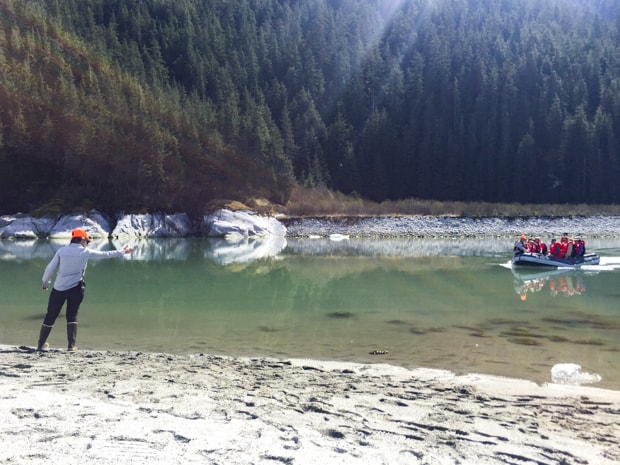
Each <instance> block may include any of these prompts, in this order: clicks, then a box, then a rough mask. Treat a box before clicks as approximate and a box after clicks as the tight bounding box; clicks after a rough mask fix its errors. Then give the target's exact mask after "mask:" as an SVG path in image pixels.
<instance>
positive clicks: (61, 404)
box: [0, 345, 620, 465]
mask: <svg viewBox="0 0 620 465" xmlns="http://www.w3.org/2000/svg"><path fill="white" fill-rule="evenodd" d="M619 425H620V392H618V391H611V390H605V389H599V388H592V387H583V386H581V387H579V386H565V385H557V384H545V385H537V384H534V383H531V382H528V381H521V380H514V379H509V378H499V377H490V376H482V375H467V376H455V375H453V374H452V373H450V372H446V371H440V370H429V369H415V370H406V369H403V368H398V367H393V366H390V365H384V364H352V363H340V362H318V361H311V360H285V361H283V360H272V359H241V358H228V357H221V356H210V355H204V354H196V355H168V354H150V353H139V352H100V351H78V352H77V353H67V352H65V351H62V350H52V351H50V352H46V353H37V352H34V351H33V350H32V348H28V347H14V346H7V345H0V463H7V464H18V465H25V464H28V465H33V464H49V463H74V462H79V463H88V464H117V463H131V464H154V463H166V464H192V463H196V464H198V463H200V464H321V465H326V464H332V463H341V464H399V463H402V464H405V463H406V464H429V465H435V464H438V465H439V464H442V465H443V464H519V465H523V464H525V465H528V464H550V465H551V464H558V465H560V464H562V465H570V464H576V465H577V464H578V465H583V464H593V465H608V464H609V465H611V464H618V463H620V426H619Z"/></svg>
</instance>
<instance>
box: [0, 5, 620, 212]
mask: <svg viewBox="0 0 620 465" xmlns="http://www.w3.org/2000/svg"><path fill="white" fill-rule="evenodd" d="M619 28H620V2H618V1H617V0H545V1H540V0H304V1H300V0H209V1H205V0H174V1H173V0H0V124H1V127H0V213H9V212H15V211H37V210H40V211H41V210H43V211H67V210H71V209H77V208H91V207H96V208H99V209H102V210H104V211H108V212H116V211H120V210H125V211H129V210H133V211H153V210H164V211H187V212H189V213H190V214H191V213H200V212H202V211H203V210H204V209H205V208H206V206H207V205H208V204H209V203H210V202H213V201H216V200H218V199H240V200H243V199H246V198H250V197H264V198H267V199H269V200H270V201H272V202H276V203H285V202H286V201H287V199H288V197H289V195H290V192H291V189H292V188H293V186H295V185H296V184H301V185H306V186H327V187H329V188H331V189H333V190H335V191H339V192H342V193H345V194H354V195H357V196H360V197H362V198H366V199H369V200H374V201H382V200H397V199H404V198H420V199H436V200H458V201H474V202H483V201H484V202H528V203H592V204H594V203H599V204H611V203H618V202H620V187H619V186H620V183H618V179H619V178H620V29H619Z"/></svg>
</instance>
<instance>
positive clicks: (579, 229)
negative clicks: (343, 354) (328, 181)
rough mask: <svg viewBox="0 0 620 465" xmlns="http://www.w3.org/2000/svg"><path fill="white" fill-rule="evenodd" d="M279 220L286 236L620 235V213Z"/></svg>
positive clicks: (343, 217) (287, 218) (288, 218)
mask: <svg viewBox="0 0 620 465" xmlns="http://www.w3.org/2000/svg"><path fill="white" fill-rule="evenodd" d="M279 220H280V221H281V222H282V223H283V224H284V225H285V226H286V228H287V236H290V237H307V236H313V235H317V236H329V235H333V234H342V235H348V236H359V237H364V236H376V237H395V236H414V237H446V236H461V237H463V236H465V237H469V236H496V237H512V236H515V235H519V234H527V235H540V236H547V237H554V236H555V237H558V236H561V235H562V233H564V232H568V233H569V234H571V235H572V236H578V235H580V236H583V237H614V236H619V235H620V216H589V217H582V216H580V217H561V218H549V217H531V218H458V217H449V216H392V217H368V218H365V217H348V216H342V217H323V218H293V217H283V218H279Z"/></svg>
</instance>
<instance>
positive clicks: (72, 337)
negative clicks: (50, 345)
mask: <svg viewBox="0 0 620 465" xmlns="http://www.w3.org/2000/svg"><path fill="white" fill-rule="evenodd" d="M76 339H77V322H76V323H67V341H68V342H69V344H68V345H67V350H68V351H69V352H75V351H76V350H77V347H76V345H75V341H76Z"/></svg>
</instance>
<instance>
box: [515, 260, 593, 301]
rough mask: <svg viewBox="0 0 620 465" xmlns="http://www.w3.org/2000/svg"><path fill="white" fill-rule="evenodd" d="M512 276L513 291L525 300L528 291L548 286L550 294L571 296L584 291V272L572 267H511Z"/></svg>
mask: <svg viewBox="0 0 620 465" xmlns="http://www.w3.org/2000/svg"><path fill="white" fill-rule="evenodd" d="M512 274H513V276H514V288H515V292H516V293H517V294H518V295H519V296H520V298H521V300H526V299H527V296H528V293H532V292H538V291H542V290H543V289H544V288H545V287H548V288H549V293H550V294H551V296H553V297H555V296H556V295H564V296H567V297H568V296H573V295H580V294H583V293H584V292H586V286H585V282H584V276H585V275H586V273H584V272H583V271H580V270H575V269H573V268H555V269H546V270H543V269H537V270H536V271H534V269H532V268H523V267H520V268H518V269H516V270H515V269H514V268H512Z"/></svg>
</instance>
